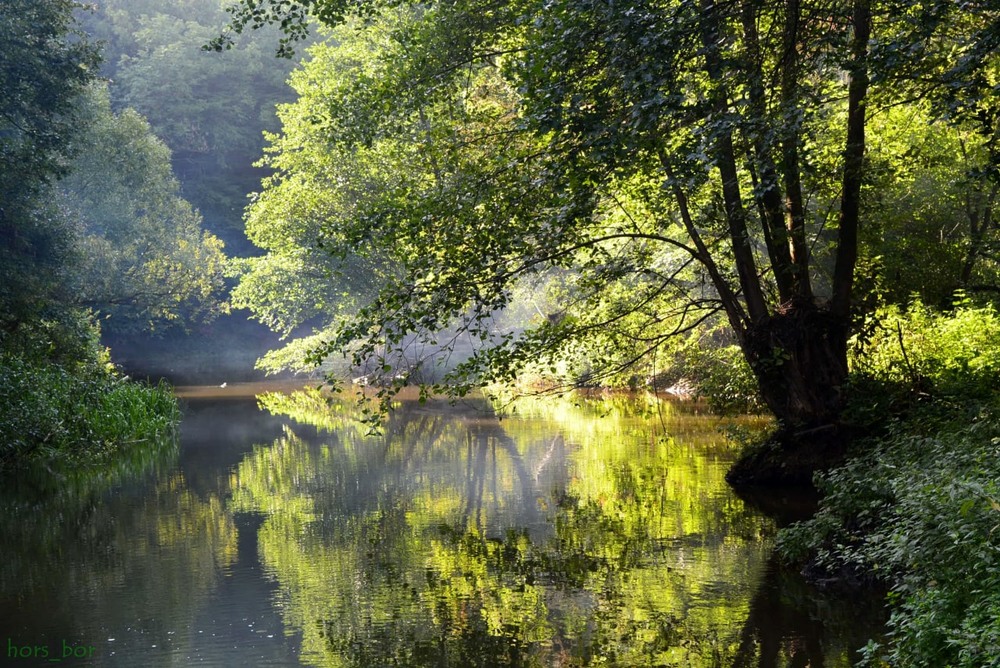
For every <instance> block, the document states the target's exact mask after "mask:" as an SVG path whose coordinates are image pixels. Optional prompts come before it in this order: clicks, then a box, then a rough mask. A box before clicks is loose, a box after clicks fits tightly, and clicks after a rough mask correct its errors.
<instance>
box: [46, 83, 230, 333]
mask: <svg viewBox="0 0 1000 668" xmlns="http://www.w3.org/2000/svg"><path fill="white" fill-rule="evenodd" d="M77 113H78V119H79V122H80V124H81V126H82V128H83V129H82V130H81V131H80V132H79V133H78V136H77V137H76V139H75V140H74V141H73V144H72V145H73V148H74V152H75V153H76V157H75V158H74V159H73V161H72V162H71V163H70V165H69V167H70V172H69V174H68V175H67V176H66V177H64V178H63V179H62V180H61V181H60V182H59V185H58V195H59V197H58V199H59V203H60V205H61V210H62V213H63V215H64V216H67V217H68V218H69V220H71V221H74V223H75V224H76V225H78V226H79V228H80V235H81V238H80V244H81V248H80V254H81V256H82V257H81V259H80V261H79V263H78V264H77V266H76V272H75V273H76V276H77V279H76V280H77V282H78V289H77V291H76V298H75V303H76V304H77V305H79V306H82V307H87V308H91V309H93V310H95V311H96V312H98V314H99V315H100V316H101V317H102V318H104V320H105V323H106V324H105V327H106V328H107V329H110V330H113V331H117V332H122V331H128V330H136V329H140V330H147V331H152V330H156V329H162V328H164V327H168V326H170V325H175V324H178V323H183V324H184V325H187V324H189V323H192V322H197V321H207V320H211V319H212V318H213V317H214V316H215V315H217V314H218V311H219V307H220V302H221V301H222V299H221V292H222V289H223V276H222V270H223V265H224V262H225V256H224V255H223V253H222V242H221V241H219V239H217V238H216V237H215V236H214V235H212V234H210V233H208V232H204V231H203V230H202V219H201V216H200V215H199V214H198V212H196V211H195V210H194V209H193V208H192V207H191V205H190V204H189V203H188V202H186V201H185V200H183V199H182V198H181V197H180V194H179V191H180V185H179V184H178V182H177V180H176V179H175V178H174V175H173V171H172V169H171V164H170V151H169V150H168V149H167V147H166V146H164V144H163V142H161V141H160V140H159V139H157V138H156V137H155V136H154V135H153V134H152V131H151V130H150V127H149V124H148V123H147V122H146V120H145V119H144V118H142V117H141V116H140V115H139V114H138V113H136V112H135V111H134V110H132V109H126V110H124V111H122V112H121V113H120V114H113V113H112V112H111V104H110V101H109V96H108V91H107V88H106V86H103V85H101V86H96V85H95V86H92V87H91V88H90V89H89V90H88V92H87V94H86V95H85V96H84V97H83V98H82V99H81V101H80V108H79V110H78V112H77Z"/></svg>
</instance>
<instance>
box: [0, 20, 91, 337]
mask: <svg viewBox="0 0 1000 668" xmlns="http://www.w3.org/2000/svg"><path fill="white" fill-rule="evenodd" d="M74 5H75V3H73V2H71V1H69V0H43V1H38V2H36V1H34V0H12V1H11V2H5V3H3V5H2V6H0V89H2V90H3V91H4V94H3V96H2V97H0V332H2V334H3V337H2V338H3V340H2V341H0V343H3V342H6V337H7V336H11V335H14V334H15V333H16V332H17V331H18V330H19V329H20V328H21V327H22V326H24V325H27V324H30V323H33V322H36V321H37V320H38V319H39V318H41V317H43V316H48V317H50V318H51V317H53V315H54V310H57V309H58V305H59V304H60V303H64V301H65V300H66V299H68V298H69V296H70V290H69V283H68V272H67V269H66V266H67V265H68V264H71V263H70V260H71V259H72V257H73V243H74V231H73V229H72V227H70V226H67V225H65V224H64V223H63V222H62V221H61V220H60V219H59V216H58V215H57V212H56V211H55V210H53V208H52V207H50V206H47V205H46V202H45V199H44V197H45V195H46V193H47V188H48V187H49V184H51V183H52V182H53V180H54V179H56V178H58V177H59V176H61V175H63V174H64V173H65V171H66V168H67V151H68V141H69V139H70V137H71V135H72V132H73V130H74V127H75V119H74V116H73V112H74V105H75V102H76V99H77V97H78V96H79V94H80V93H81V92H82V91H83V90H84V88H85V86H86V85H87V83H88V82H89V81H90V80H91V79H92V78H93V76H94V75H95V73H96V67H97V63H98V53H97V50H96V48H95V47H94V46H93V45H90V44H88V43H87V42H86V41H85V40H84V39H83V38H82V37H81V36H80V35H79V34H78V33H77V32H76V31H75V29H74V23H73V15H72V12H73V8H74Z"/></svg>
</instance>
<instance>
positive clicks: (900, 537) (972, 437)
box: [779, 305, 1000, 668]
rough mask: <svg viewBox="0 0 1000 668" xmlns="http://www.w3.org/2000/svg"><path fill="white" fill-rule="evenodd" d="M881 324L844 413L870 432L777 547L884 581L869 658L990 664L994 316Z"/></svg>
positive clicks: (998, 505) (832, 577)
mask: <svg viewBox="0 0 1000 668" xmlns="http://www.w3.org/2000/svg"><path fill="white" fill-rule="evenodd" d="M883 325H884V326H883V331H884V333H883V334H882V340H880V341H875V342H874V345H873V346H872V348H871V349H870V350H869V353H868V357H867V367H865V368H863V369H862V371H863V372H864V373H858V374H856V377H855V382H856V383H857V384H859V385H861V384H863V386H861V387H856V388H855V393H856V396H857V397H859V400H858V401H856V402H855V404H854V405H853V406H852V408H851V411H852V415H851V416H852V417H853V418H854V419H855V420H857V421H858V422H863V423H864V424H867V425H869V426H870V428H871V431H872V434H873V435H871V436H869V437H867V438H864V439H860V440H859V441H857V442H856V443H854V445H853V447H852V450H851V458H850V459H849V460H848V461H847V462H846V463H845V464H844V465H843V466H840V467H839V468H836V469H834V470H832V471H829V472H828V473H825V474H822V475H819V476H817V479H816V480H817V483H818V486H819V488H820V491H821V493H822V494H823V498H822V501H821V502H820V507H819V510H818V512H817V514H816V515H815V517H813V518H812V519H810V520H808V521H806V522H803V523H800V524H798V525H795V526H793V527H790V528H786V529H784V530H783V531H782V532H781V534H780V536H779V549H780V551H781V553H782V554H783V555H784V556H785V558H786V560H789V561H795V562H798V563H799V564H804V565H805V569H806V571H807V572H809V573H810V574H811V575H812V576H813V579H814V580H817V581H829V582H834V581H838V582H844V581H849V582H854V583H856V584H858V585H860V586H862V587H864V586H867V585H869V584H875V583H877V584H879V585H880V586H886V587H887V588H888V590H889V596H888V601H889V604H890V607H891V612H892V614H891V617H890V620H889V624H888V634H887V635H886V637H885V638H884V639H881V640H880V641H879V642H875V641H874V640H873V641H872V642H871V643H870V644H869V646H868V649H867V651H866V656H867V661H868V665H873V666H882V665H892V666H899V667H904V668H905V667H909V666H914V667H916V666H952V667H964V668H981V667H983V666H1000V392H998V390H997V388H996V378H997V373H998V371H1000V320H998V318H997V315H996V313H995V312H994V311H993V309H991V308H981V309H975V308H959V309H957V310H956V311H955V312H953V313H951V314H948V315H947V316H943V315H933V314H931V313H930V312H929V311H927V310H926V309H922V308H920V307H919V305H917V307H914V308H911V309H910V310H909V311H908V312H906V313H899V312H896V313H894V314H893V313H890V314H889V317H888V318H887V319H886V320H885V321H884V323H883ZM892 344H894V345H892ZM862 397H863V401H861V400H860V398H862Z"/></svg>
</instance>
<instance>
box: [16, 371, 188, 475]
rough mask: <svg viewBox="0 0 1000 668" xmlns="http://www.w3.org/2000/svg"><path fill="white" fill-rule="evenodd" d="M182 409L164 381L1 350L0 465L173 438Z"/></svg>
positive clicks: (101, 455)
mask: <svg viewBox="0 0 1000 668" xmlns="http://www.w3.org/2000/svg"><path fill="white" fill-rule="evenodd" d="M178 416H179V411H178V408H177V404H176V401H175V400H174V398H173V395H172V393H171V391H170V389H169V388H168V387H166V386H160V387H149V386H147V385H142V384H139V383H136V382H133V381H131V380H128V379H125V378H123V377H121V376H119V375H118V374H116V373H115V372H114V371H112V370H110V369H107V368H103V367H101V366H98V365H91V366H90V368H85V369H77V370H74V371H70V370H67V369H66V368H64V367H62V366H59V365H56V364H52V363H46V362H39V361H27V360H25V359H23V358H21V357H19V356H16V355H11V354H3V355H0V433H2V434H3V435H4V438H3V441H2V442H0V468H3V467H8V466H12V465H16V464H18V463H22V462H24V461H27V460H33V459H42V460H47V461H52V460H67V461H69V462H72V463H75V464H82V463H87V462H100V461H103V460H104V459H106V458H107V457H108V456H110V455H111V454H113V453H115V452H117V451H119V450H120V449H121V448H123V447H125V446H127V445H128V444H129V443H133V442H136V441H141V440H150V439H158V438H164V437H169V436H170V435H171V434H172V433H173V431H174V428H175V425H176V423H177V420H178Z"/></svg>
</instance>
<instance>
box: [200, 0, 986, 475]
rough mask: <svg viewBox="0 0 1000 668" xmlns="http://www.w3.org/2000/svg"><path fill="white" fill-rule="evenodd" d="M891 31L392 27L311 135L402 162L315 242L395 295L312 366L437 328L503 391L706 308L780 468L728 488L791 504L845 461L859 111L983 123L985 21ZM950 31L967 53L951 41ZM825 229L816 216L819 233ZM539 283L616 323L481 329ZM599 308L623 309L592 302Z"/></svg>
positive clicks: (616, 12)
mask: <svg viewBox="0 0 1000 668" xmlns="http://www.w3.org/2000/svg"><path fill="white" fill-rule="evenodd" d="M398 4H399V3H379V2H369V3H348V2H342V1H339V0H316V1H315V2H291V3H289V2H271V1H270V0H260V1H258V0H244V1H243V2H240V3H237V4H236V5H234V6H233V7H232V8H231V12H232V15H233V22H232V24H231V27H232V28H233V29H234V30H236V31H237V32H238V31H240V30H242V29H243V28H245V27H247V26H255V25H261V24H263V23H268V22H281V25H282V26H283V27H284V28H285V29H286V32H287V34H288V35H289V38H290V39H291V38H295V37H297V36H298V35H299V34H301V32H302V31H304V30H305V28H306V25H307V23H306V22H307V17H308V13H309V12H312V13H313V14H315V15H316V16H317V17H318V18H319V19H320V20H321V21H323V22H325V23H328V24H338V23H342V22H343V21H345V20H346V17H348V16H350V15H361V16H362V17H363V18H364V19H365V21H367V25H369V26H375V27H369V28H368V29H369V30H385V28H384V26H380V24H379V21H378V18H377V17H379V16H380V15H382V14H384V13H388V12H391V11H395V10H389V9H386V6H387V5H389V6H392V5H398ZM906 7H907V8H908V9H907V11H901V10H902V9H904V8H903V7H897V6H895V3H893V2H875V1H874V0H853V1H852V2H851V3H847V4H845V5H843V6H841V5H830V4H829V3H820V2H811V1H808V0H785V1H783V2H764V1H759V0H757V1H753V0H745V1H741V2H732V3H716V2H713V1H712V0H701V1H700V2H697V3H695V2H681V1H676V2H641V3H624V4H617V3H607V2H603V1H599V0H585V1H583V2H580V1H576V0H574V1H572V2H570V1H569V0H563V1H556V2H545V3H540V2H532V1H531V0H526V1H524V2H513V3H501V4H497V3H491V2H482V1H477V0H458V1H452V2H439V3H429V4H425V5H419V6H413V9H412V13H411V17H412V20H409V21H405V22H402V23H400V24H398V25H396V26H395V27H391V28H389V30H388V33H387V39H386V42H387V44H388V46H387V47H386V48H385V49H384V50H383V51H382V52H381V53H380V55H379V62H380V65H379V66H378V68H377V69H376V71H375V72H374V73H364V74H363V76H359V77H358V78H357V79H356V80H355V82H354V83H353V84H351V85H347V86H344V87H342V88H341V89H340V90H339V91H338V93H339V94H338V95H336V96H331V97H330V98H329V99H328V100H327V109H326V113H325V114H322V115H319V116H318V117H316V118H315V119H314V120H315V122H316V123H317V124H318V125H319V126H320V127H321V128H322V129H323V130H324V134H325V137H326V139H327V141H329V142H332V143H334V144H335V145H336V146H337V150H340V151H349V152H351V151H358V152H364V151H367V150H369V149H370V148H374V149H377V148H378V147H380V146H383V145H384V144H385V142H389V141H392V140H393V138H397V139H399V138H402V137H407V138H408V139H409V146H410V148H411V150H412V155H411V159H410V162H409V165H408V171H407V172H405V173H401V174H395V173H394V179H395V181H394V183H393V184H392V185H393V187H392V188H390V189H388V190H387V191H385V192H382V193H378V194H374V195H373V194H370V193H365V194H363V196H362V197H361V202H362V204H361V206H360V207H359V208H360V209H361V212H360V215H355V217H354V218H353V219H351V220H344V219H342V218H336V217H335V218H333V219H331V220H329V221H327V223H326V227H324V229H323V231H321V232H320V234H319V235H318V236H319V237H320V239H321V240H322V241H323V242H324V246H325V245H326V242H327V241H328V240H334V241H335V245H336V247H337V250H338V252H340V253H341V254H344V253H346V252H348V250H347V249H349V252H351V253H356V254H360V255H362V256H364V255H365V254H366V253H367V251H366V250H365V248H366V247H369V246H373V247H375V248H377V249H379V251H380V252H383V253H385V252H388V254H389V256H390V257H391V258H392V259H393V261H394V263H396V266H397V273H396V274H395V275H394V276H392V277H390V278H389V279H388V280H387V281H386V282H385V283H384V284H383V285H382V287H381V290H380V291H379V293H378V296H377V297H376V298H374V299H373V300H371V301H370V302H369V303H367V304H366V305H365V306H363V307H362V308H361V309H360V310H359V311H358V312H357V314H355V316H354V317H353V318H351V319H350V320H349V321H348V322H347V323H346V324H344V325H342V326H341V327H340V329H339V330H338V332H337V334H336V336H334V337H332V338H331V339H329V340H327V341H325V342H323V343H321V344H320V345H318V346H317V347H316V349H315V351H314V359H316V360H320V359H323V358H325V357H326V356H328V355H330V354H332V353H334V352H338V351H342V350H351V351H352V353H353V355H354V359H355V360H356V361H361V360H363V359H366V358H372V357H374V358H375V359H376V360H377V361H378V364H377V365H376V366H377V367H378V368H380V369H382V370H383V372H384V373H385V374H387V375H389V376H392V375H394V374H395V373H396V370H395V369H394V365H393V364H392V363H391V358H390V357H389V356H388V355H387V354H386V352H385V351H387V350H392V349H393V348H396V349H398V348H399V347H400V346H401V345H403V344H405V343H407V342H408V341H410V338H409V337H410V336H411V335H413V334H423V335H424V336H425V338H426V339H428V340H433V339H434V338H435V337H436V332H438V331H440V330H441V329H443V328H444V327H445V326H449V325H454V324H455V323H456V322H457V323H458V326H459V328H460V329H461V330H462V331H465V332H467V333H469V334H471V335H472V336H473V337H474V338H476V339H478V340H479V341H481V343H482V344H483V348H482V349H481V350H480V351H479V352H478V353H477V354H476V355H475V356H474V357H473V358H472V360H471V361H470V362H469V363H468V364H465V365H462V366H461V367H460V369H459V372H460V375H459V376H458V378H459V379H463V378H464V379H470V378H476V379H482V378H483V377H486V378H496V377H501V378H502V377H507V376H509V374H510V372H511V370H512V369H517V368H519V367H521V366H523V365H524V364H525V363H527V362H529V361H531V360H533V359H535V358H537V357H538V356H539V355H540V354H542V355H544V354H551V352H552V351H554V350H557V349H560V348H563V347H565V346H566V345H567V344H568V343H569V342H573V341H577V340H580V339H585V338H586V337H588V336H591V335H593V333H594V332H599V331H602V330H606V329H607V328H609V327H613V326H615V325H617V324H619V323H620V322H622V321H623V319H625V318H627V317H630V316H632V315H634V314H642V313H643V312H644V311H646V310H651V312H652V314H653V316H654V317H653V318H652V319H651V320H650V322H657V321H656V318H655V316H656V306H657V305H658V304H660V303H662V302H659V301H657V299H658V298H659V297H660V296H662V295H664V294H665V293H670V292H674V291H683V292H686V293H687V294H688V295H689V296H694V297H695V299H694V300H692V301H690V302H689V305H688V306H691V305H699V304H704V303H706V301H711V302H714V304H715V305H716V306H717V308H718V309H721V311H722V312H723V313H724V314H725V318H726V320H727V321H728V324H729V325H730V327H731V330H732V332H733V334H734V336H735V338H736V340H737V341H738V343H739V345H740V347H741V349H742V351H743V353H744V356H745V358H746V360H747V362H748V363H749V364H750V366H751V367H752V369H753V371H754V374H755V376H756V378H757V381H758V384H759V386H760V390H761V394H762V396H763V398H764V400H765V402H766V404H767V406H768V407H769V408H770V410H771V411H772V412H773V413H774V415H775V416H776V417H777V418H778V420H779V421H780V423H781V428H782V434H783V436H784V437H785V438H781V439H779V440H778V442H780V443H781V447H780V450H778V451H775V452H771V453H769V454H768V455H766V456H765V457H763V458H762V459H761V460H760V461H757V462H754V463H753V466H752V467H751V468H754V467H756V468H757V470H756V471H750V472H749V473H750V474H751V475H753V476H754V477H757V479H763V480H775V479H784V480H788V479H793V480H808V479H809V476H810V475H811V472H812V470H813V469H815V468H817V467H823V466H827V465H829V464H831V463H833V462H834V461H836V460H837V459H838V458H839V457H840V456H841V455H842V448H843V439H842V438H841V437H840V433H839V432H840V414H841V410H842V408H843V406H844V402H845V397H846V382H847V378H848V362H847V342H848V337H849V334H850V332H851V327H852V322H853V319H854V318H855V316H856V312H855V310H854V306H855V299H854V297H855V274H856V268H857V263H858V257H859V252H860V245H859V230H860V228H861V222H862V219H863V217H864V216H865V215H872V214H873V213H874V212H871V211H864V210H863V204H864V201H865V200H864V198H863V190H864V184H865V181H866V178H867V177H868V166H867V164H866V162H865V152H866V146H867V137H866V128H867V124H868V119H869V116H870V106H871V104H872V102H873V100H883V101H892V100H893V99H894V97H893V95H892V94H891V92H890V89H891V87H892V86H894V85H897V84H898V83H899V82H900V81H903V80H921V81H923V80H924V77H923V76H922V75H923V74H924V73H927V74H929V75H930V76H931V79H930V80H931V81H932V82H933V84H934V85H931V86H929V87H927V90H925V91H923V94H925V95H928V96H929V95H931V94H933V95H939V97H940V99H941V100H945V101H947V100H949V99H951V98H949V94H948V93H947V92H946V91H948V90H951V91H953V92H954V95H952V97H953V98H955V99H958V100H960V102H959V103H957V104H953V105H952V107H953V108H962V109H965V108H975V109H979V108H980V107H982V106H983V105H987V106H988V105H989V102H988V100H989V98H988V96H986V95H984V94H983V90H984V85H983V84H982V82H981V81H980V79H984V80H985V81H987V82H989V81H990V79H989V77H988V76H985V75H984V72H986V73H990V72H994V71H995V67H996V57H995V55H994V51H992V50H990V49H988V48H986V47H987V46H988V45H989V44H991V43H992V41H991V40H992V39H993V36H994V35H995V33H996V30H995V22H996V20H997V16H996V11H995V10H994V9H991V8H990V7H989V6H988V5H987V4H984V5H982V6H980V5H979V4H976V3H973V5H972V7H971V8H957V7H955V6H952V3H929V4H928V5H926V6H924V5H921V6H918V7H910V6H909V5H907V6H906ZM956 26H957V27H958V28H957V30H958V32H959V33H961V34H962V35H965V36H967V37H968V38H967V39H963V40H956V39H954V33H955V31H956ZM969 36H971V37H969ZM226 38H227V36H225V35H224V36H223V37H222V38H220V40H218V41H217V42H216V43H215V46H216V47H218V48H223V47H224V46H225V45H226ZM289 43H290V42H288V43H285V44H283V45H282V48H284V49H286V50H287V47H288V44H289ZM873 44H874V45H876V46H879V47H880V48H879V49H878V50H876V53H875V54H874V55H875V56H877V57H873V54H872V52H871V49H872V45H873ZM904 44H910V45H911V46H913V47H914V48H915V49H916V48H920V49H925V50H927V51H928V52H932V53H937V54H940V53H943V51H944V50H945V49H946V48H948V47H951V48H953V49H957V50H958V52H959V56H960V58H959V60H960V62H961V63H963V66H962V67H961V68H950V69H947V71H945V70H944V69H942V68H941V67H938V68H937V69H933V68H932V69H930V70H926V71H925V69H924V68H923V67H922V66H914V65H913V64H911V63H909V62H907V61H905V60H904V59H902V58H893V57H891V56H892V54H893V53H896V54H898V53H899V46H900V45H904ZM882 47H884V48H882ZM953 55H954V54H953ZM991 68H993V69H991ZM495 73H499V74H500V75H502V81H503V82H504V83H505V84H506V86H507V90H508V91H509V92H510V96H509V97H508V99H507V105H506V106H505V105H499V107H496V108H495V110H494V113H493V115H492V117H491V118H489V119H485V118H484V117H482V116H480V117H478V118H477V116H476V113H475V111H474V109H475V108H476V107H475V106H474V105H470V104H469V102H468V101H469V100H470V99H479V96H478V95H477V93H479V91H480V90H481V89H480V87H481V82H482V81H483V80H484V79H485V78H487V77H489V76H491V75H492V74H495ZM969 81H973V82H975V83H976V86H972V87H970V86H965V83H966V82H969ZM985 88H988V86H986V87H985ZM973 89H974V90H973ZM942 91H945V92H942ZM976 91H978V93H977V94H974V93H976ZM970 100H971V102H970ZM970 105H971V106H970ZM977 105H978V106H977ZM987 116H988V114H987ZM629 196H631V197H629ZM636 203H641V204H642V207H641V209H642V213H643V214H644V215H643V217H642V220H640V219H639V218H638V217H637V216H636V215H634V213H633V211H634V210H635V209H638V208H639V207H637V206H635V204H636ZM615 211H617V212H619V216H618V219H619V221H623V222H618V221H616V220H615V216H614V215H612V212H615ZM826 211H833V212H835V214H834V216H833V217H834V218H835V220H836V225H835V226H834V227H835V229H833V230H827V229H826V223H825V216H824V212H826ZM327 229H329V230H331V231H332V232H330V233H328V232H327V231H326V230H327ZM663 249H669V250H670V251H672V252H673V251H679V254H673V253H671V254H665V253H664V252H663ZM681 258H683V259H681ZM664 260H667V261H666V262H664ZM658 262H660V263H659V264H658ZM686 264H694V265H697V267H698V274H697V275H699V276H703V277H704V278H705V280H706V282H707V283H708V284H709V285H710V287H711V294H710V295H706V294H705V293H704V292H701V293H698V292H695V294H694V295H692V294H691V293H692V288H693V287H694V285H696V284H697V282H692V281H691V280H690V278H689V276H687V275H684V274H682V273H680V272H681V270H682V269H683V268H684V267H685V266H686ZM553 270H560V271H567V272H571V274H572V276H574V277H577V279H578V280H575V283H574V285H575V287H574V291H575V295H574V298H575V299H576V300H577V301H578V303H603V302H607V301H611V302H613V303H615V304H617V306H615V307H614V308H611V309H600V310H599V314H598V315H597V316H596V317H587V318H583V319H581V318H572V317H564V316H567V315H569V314H568V312H565V311H564V312H560V313H557V314H554V315H555V317H553V318H548V319H546V320H545V321H544V322H542V324H540V325H539V326H537V327H535V328H534V329H533V330H531V331H528V332H523V333H522V332H511V331H506V332H500V333H497V332H496V331H494V330H493V329H492V328H491V327H490V326H489V320H490V318H491V316H492V315H493V314H494V313H495V312H496V311H498V310H499V309H502V308H504V307H506V306H508V305H509V304H510V303H511V299H512V289H513V287H515V286H516V285H517V283H518V282H519V281H521V280H523V279H525V278H527V277H531V276H537V275H539V274H542V273H544V272H547V271H553ZM609 283H610V284H611V285H613V286H618V287H622V286H624V288H625V295H624V297H623V298H615V299H612V298H611V296H610V295H609V294H608V293H607V292H606V291H604V290H603V289H602V287H603V286H604V285H608V284H609ZM680 326H681V327H683V326H684V325H683V324H682V325H680ZM668 329H669V328H668ZM359 340H360V341H361V343H360V344H358V343H356V342H357V341H359ZM655 342H656V339H655V337H652V338H651V343H655ZM458 388H459V389H458V391H459V392H461V391H464V390H466V389H467V388H468V385H467V384H465V383H459V385H458Z"/></svg>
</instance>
